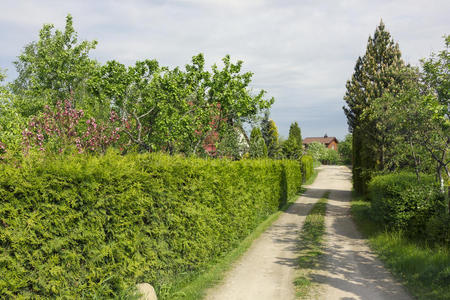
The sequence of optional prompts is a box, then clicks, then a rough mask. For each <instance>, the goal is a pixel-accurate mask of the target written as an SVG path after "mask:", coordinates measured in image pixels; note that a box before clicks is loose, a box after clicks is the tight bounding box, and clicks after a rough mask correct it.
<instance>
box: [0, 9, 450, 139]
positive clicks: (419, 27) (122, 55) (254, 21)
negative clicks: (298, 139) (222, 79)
mask: <svg viewBox="0 0 450 300" xmlns="http://www.w3.org/2000/svg"><path fill="white" fill-rule="evenodd" d="M0 3H1V7H2V13H1V14H0V68H1V69H7V76H8V81H12V80H14V78H15V77H16V76H17V73H16V72H15V67H14V65H13V63H12V62H13V61H15V60H16V58H17V56H18V55H19V54H20V53H21V52H22V50H23V47H24V46H25V45H27V44H28V43H30V42H32V41H36V40H37V39H38V33H39V30H40V29H41V27H42V25H43V24H44V23H51V24H55V26H56V27H57V28H59V29H63V28H64V24H65V17H66V15H67V14H69V13H70V14H71V15H72V16H73V21H74V27H75V30H76V31H77V32H78V35H79V39H80V40H94V39H95V40H97V41H98V45H97V48H96V49H95V50H93V51H92V52H91V54H90V55H91V57H92V58H94V59H97V60H98V61H100V62H101V63H104V62H106V61H108V60H112V59H115V60H118V61H120V62H121V63H124V64H126V65H132V64H134V62H135V61H137V60H143V59H156V60H157V61H159V62H160V64H161V65H164V66H169V67H175V66H184V65H186V64H187V63H189V62H190V60H191V58H192V56H194V55H196V54H198V53H203V54H204V55H205V58H206V62H207V65H209V66H210V65H212V64H214V63H217V64H218V65H220V61H221V59H222V58H223V57H224V56H225V55H226V54H229V55H230V56H231V59H232V60H233V61H236V60H242V61H243V62H244V70H245V71H251V72H253V73H254V75H253V81H252V85H251V87H252V89H253V90H254V91H255V93H256V92H257V91H259V90H261V89H263V90H265V91H266V92H267V96H268V97H274V98H275V104H274V105H273V106H272V109H271V118H272V119H273V120H274V121H275V123H276V124H277V126H278V129H279V132H280V135H281V136H284V137H287V135H288V132H289V126H290V124H291V123H292V122H294V121H297V122H298V124H299V125H300V128H301V130H302V136H303V137H308V136H309V137H311V136H323V135H324V134H325V133H326V134H328V136H336V137H337V138H338V139H342V138H343V137H344V136H345V135H346V134H347V133H348V126H347V122H346V117H345V115H344V112H343V110H342V106H343V105H344V104H345V103H344V101H343V96H344V94H345V83H346V81H347V80H348V79H350V77H351V75H352V73H353V68H354V65H355V62H356V59H357V58H358V56H362V55H364V52H365V48H366V44H367V39H368V37H369V36H370V35H373V33H374V31H375V28H376V27H377V25H378V24H379V23H380V20H383V22H384V23H385V24H386V29H387V30H388V31H389V32H390V33H391V35H392V37H393V38H394V40H395V41H396V42H398V43H399V45H400V50H401V51H402V55H403V59H404V60H405V61H406V62H407V63H410V64H411V65H419V59H421V58H424V57H429V56H430V54H431V53H432V52H438V51H440V50H442V49H443V47H444V40H443V36H444V35H445V34H447V35H448V34H450V17H449V16H450V1H448V0H436V1H435V0H428V1H416V0H408V1H407V0H390V1H384V0H381V1H375V0H372V1H356V0H316V1H314V0H296V1H294V0H277V1H275V0H272V1H266V0H209V1H208V0H167V1H163V0H154V1H149V0H147V1H144V0H142V1H138V0H137V1H106V0H97V1H82V0H78V1H68V0H66V1H49V0H40V1H26V0H14V1H9V0H0Z"/></svg>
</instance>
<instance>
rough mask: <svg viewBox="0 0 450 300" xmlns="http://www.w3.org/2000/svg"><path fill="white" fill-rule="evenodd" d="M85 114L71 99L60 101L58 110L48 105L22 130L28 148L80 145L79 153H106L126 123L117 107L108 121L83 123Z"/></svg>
mask: <svg viewBox="0 0 450 300" xmlns="http://www.w3.org/2000/svg"><path fill="white" fill-rule="evenodd" d="M84 116H85V115H84V112H83V110H78V109H75V108H73V107H72V104H71V102H69V101H65V102H64V104H63V103H61V102H58V103H57V104H56V107H55V110H52V109H50V107H49V106H45V108H44V113H43V114H42V115H39V116H35V117H33V118H32V119H31V121H30V122H29V123H28V127H27V128H25V130H24V131H23V133H22V135H23V143H24V145H25V150H26V151H28V150H29V149H30V148H32V147H37V148H38V149H39V150H41V151H44V150H47V151H50V152H52V153H57V152H59V153H61V152H63V151H67V150H69V152H70V150H71V147H76V149H77V150H78V153H83V152H87V151H88V152H101V153H105V151H106V149H107V148H108V147H109V146H111V145H114V144H117V142H118V140H119V139H120V132H121V127H122V125H121V121H120V119H119V118H118V116H117V115H116V114H115V113H114V111H112V112H111V116H110V119H109V122H108V123H97V121H96V120H95V119H94V118H88V119H87V120H85V122H84V123H83V122H81V121H83V117H84Z"/></svg>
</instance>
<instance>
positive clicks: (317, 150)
mask: <svg viewBox="0 0 450 300" xmlns="http://www.w3.org/2000/svg"><path fill="white" fill-rule="evenodd" d="M306 152H307V153H308V155H310V156H311V157H312V158H313V159H314V160H316V161H321V159H322V158H324V157H325V156H326V152H327V148H326V147H325V145H324V144H322V143H319V142H312V143H310V144H308V148H307V149H306Z"/></svg>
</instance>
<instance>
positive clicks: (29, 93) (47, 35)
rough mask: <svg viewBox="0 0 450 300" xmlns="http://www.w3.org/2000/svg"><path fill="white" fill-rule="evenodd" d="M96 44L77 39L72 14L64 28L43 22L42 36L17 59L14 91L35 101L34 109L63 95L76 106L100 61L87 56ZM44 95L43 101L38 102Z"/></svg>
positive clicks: (53, 101) (30, 100)
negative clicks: (62, 29)
mask: <svg viewBox="0 0 450 300" xmlns="http://www.w3.org/2000/svg"><path fill="white" fill-rule="evenodd" d="M96 44H97V42H96V41H92V42H88V41H82V42H78V37H77V33H76V32H75V30H74V28H73V21H72V16H71V15H67V17H66V25H65V29H64V31H60V30H54V26H53V25H51V24H46V25H44V26H43V27H42V29H41V31H40V33H39V40H38V41H37V42H32V43H30V44H28V45H27V46H26V47H25V48H24V51H23V53H22V54H20V55H19V57H18V60H17V61H16V62H15V65H16V68H17V73H18V74H19V75H18V78H17V79H16V80H15V81H14V84H13V90H14V92H15V93H16V94H18V95H21V96H23V97H26V99H27V101H29V102H34V103H35V104H36V106H35V109H39V108H42V106H41V105H42V104H56V102H57V101H61V100H63V99H69V100H71V101H72V105H73V106H74V107H76V106H77V105H78V103H76V100H78V101H81V100H83V99H84V98H85V93H86V80H87V79H88V78H89V77H90V75H91V74H92V72H93V70H95V68H96V65H97V63H96V62H95V61H93V60H91V59H90V58H89V56H88V55H89V52H90V51H91V50H92V49H95V46H96ZM42 98H44V99H45V101H44V103H42V102H39V99H42ZM36 101H37V102H36ZM36 112H37V111H35V112H34V113H36Z"/></svg>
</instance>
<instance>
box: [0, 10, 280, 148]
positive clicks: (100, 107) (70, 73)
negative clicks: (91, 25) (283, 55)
mask: <svg viewBox="0 0 450 300" xmlns="http://www.w3.org/2000/svg"><path fill="white" fill-rule="evenodd" d="M77 36H78V35H77V33H76V32H75V30H74V28H73V22H72V17H71V16H70V15H68V16H67V18H66V26H65V29H64V30H57V29H56V30H55V29H54V26H53V25H44V26H43V28H42V29H41V31H40V34H39V40H38V41H37V42H32V43H30V44H29V45H27V46H26V47H25V50H24V51H23V53H22V54H21V55H20V56H19V58H18V61H17V62H16V63H15V64H16V67H17V72H18V74H19V76H18V78H17V79H16V80H15V81H14V84H13V85H12V91H13V93H14V98H15V99H14V102H13V104H14V105H11V108H13V109H14V110H15V113H18V114H19V115H20V116H21V117H23V118H25V119H26V118H28V117H37V116H38V115H39V113H41V112H42V111H43V110H44V107H45V105H48V106H49V107H50V109H54V108H55V106H56V104H57V103H58V102H59V101H63V100H64V101H66V100H67V101H69V102H70V104H71V106H72V107H73V108H74V109H82V110H83V112H84V115H85V116H86V117H87V118H95V120H96V122H97V123H98V124H100V123H101V122H103V123H108V121H109V118H110V115H111V111H113V112H114V113H115V114H116V115H117V116H118V117H119V119H120V120H121V121H123V123H124V124H126V126H122V128H121V129H122V132H123V133H124V134H125V135H127V137H128V140H129V143H130V144H132V146H131V147H130V149H134V150H137V151H141V152H148V151H164V152H168V153H170V154H175V153H183V154H185V155H197V156H204V155H205V154H206V153H205V146H206V145H216V144H221V145H223V144H230V143H229V140H230V136H232V135H233V134H235V133H234V131H235V130H236V127H238V126H240V125H241V124H242V123H244V122H248V121H252V120H253V118H255V117H256V116H257V115H258V114H259V113H260V111H262V110H266V109H268V108H270V106H271V105H272V104H273V102H274V99H273V98H272V99H267V98H266V96H265V91H263V90H259V91H256V93H253V91H252V90H251V89H250V87H249V86H250V84H251V79H252V75H253V74H252V73H251V72H244V71H242V69H243V62H242V61H237V62H232V60H231V58H230V56H229V55H226V56H225V57H224V58H223V59H222V62H223V67H218V66H217V65H213V66H212V67H211V70H208V69H206V67H205V59H204V57H203V55H202V54H199V55H197V56H194V57H193V58H192V63H191V64H188V65H186V66H185V68H184V69H181V68H178V67H177V68H174V69H169V68H167V67H162V66H160V65H159V63H158V62H157V61H156V60H151V59H146V60H143V61H137V62H136V63H135V64H134V65H131V66H128V67H127V66H125V65H124V64H121V63H119V62H117V61H115V60H112V61H108V62H106V63H105V64H104V65H100V64H99V63H98V62H96V61H95V60H92V59H91V58H90V57H89V52H90V51H91V50H92V49H94V48H95V46H96V43H97V42H95V41H93V42H88V41H82V42H79V41H78V38H77ZM1 77H3V75H2V76H1ZM26 121H27V120H24V122H23V123H26ZM22 129H23V127H22ZM20 131H22V130H20ZM19 133H20V132H19ZM18 137H19V139H20V134H19V135H18ZM7 147H8V148H9V147H10V146H9V145H7ZM233 151H234V152H240V151H241V150H239V149H234V150H233ZM228 152H229V151H228Z"/></svg>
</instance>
